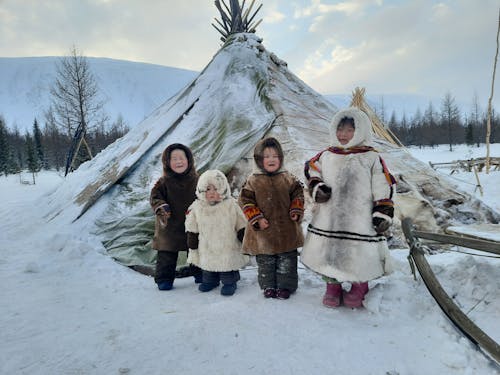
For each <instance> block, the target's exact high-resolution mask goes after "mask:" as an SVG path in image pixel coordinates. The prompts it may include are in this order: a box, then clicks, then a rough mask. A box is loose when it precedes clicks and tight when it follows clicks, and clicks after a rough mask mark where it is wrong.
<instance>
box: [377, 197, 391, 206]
mask: <svg viewBox="0 0 500 375" xmlns="http://www.w3.org/2000/svg"><path fill="white" fill-rule="evenodd" d="M377 206H391V207H392V206H394V202H393V201H392V199H379V200H378V201H375V202H373V207H377Z"/></svg>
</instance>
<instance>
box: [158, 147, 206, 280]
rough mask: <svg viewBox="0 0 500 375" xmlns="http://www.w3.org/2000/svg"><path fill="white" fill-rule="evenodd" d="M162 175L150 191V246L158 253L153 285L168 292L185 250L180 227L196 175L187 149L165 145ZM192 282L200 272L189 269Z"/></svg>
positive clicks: (191, 201) (194, 184) (193, 190)
mask: <svg viewBox="0 0 500 375" xmlns="http://www.w3.org/2000/svg"><path fill="white" fill-rule="evenodd" d="M161 160H162V163H163V176H162V177H160V178H159V179H158V181H156V183H155V185H154V186H153V188H152V189H151V195H150V199H149V201H150V204H151V207H152V208H153V211H154V213H155V216H156V220H155V233H154V237H153V243H152V245H151V247H152V248H153V249H154V250H157V251H158V256H157V260H156V272H155V282H156V284H158V289H160V290H170V289H172V287H173V283H174V279H175V276H176V265H177V258H178V256H179V251H187V250H188V245H187V236H186V231H185V228H184V222H185V220H186V210H187V208H188V207H189V206H190V205H191V203H193V201H194V199H195V198H196V195H195V189H196V183H197V181H198V174H197V173H196V170H195V168H194V158H193V154H192V153H191V150H190V149H189V148H188V147H186V146H184V145H182V144H180V143H174V144H171V145H170V146H168V147H167V148H166V149H165V150H164V151H163V154H162V158H161ZM189 274H190V275H192V276H194V278H195V282H197V283H200V282H201V269H199V268H198V267H195V266H190V267H189Z"/></svg>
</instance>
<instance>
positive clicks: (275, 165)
mask: <svg viewBox="0 0 500 375" xmlns="http://www.w3.org/2000/svg"><path fill="white" fill-rule="evenodd" d="M262 164H263V165H264V170H265V171H266V172H269V173H273V172H276V171H277V170H278V169H280V157H279V155H278V152H277V151H276V150H275V149H274V148H272V147H266V148H265V149H264V158H263V161H262Z"/></svg>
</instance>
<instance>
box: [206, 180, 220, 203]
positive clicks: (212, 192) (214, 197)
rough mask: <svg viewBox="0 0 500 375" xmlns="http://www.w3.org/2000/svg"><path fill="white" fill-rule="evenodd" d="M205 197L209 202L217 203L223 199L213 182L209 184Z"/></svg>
mask: <svg viewBox="0 0 500 375" xmlns="http://www.w3.org/2000/svg"><path fill="white" fill-rule="evenodd" d="M205 198H206V200H207V202H208V203H217V202H220V201H221V200H222V197H221V196H220V194H219V193H218V192H217V189H216V188H215V186H214V185H212V184H210V185H208V186H207V191H206V192H205Z"/></svg>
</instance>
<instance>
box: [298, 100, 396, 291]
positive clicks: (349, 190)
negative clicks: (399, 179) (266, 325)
mask: <svg viewBox="0 0 500 375" xmlns="http://www.w3.org/2000/svg"><path fill="white" fill-rule="evenodd" d="M342 112H343V113H342ZM346 112H347V113H346ZM346 115H347V116H349V117H354V119H355V124H356V129H355V134H354V137H353V139H352V140H351V142H349V144H347V145H345V146H344V147H343V148H346V146H347V147H352V146H366V145H367V144H368V142H369V140H370V132H371V126H370V122H369V120H368V118H367V117H366V115H364V113H363V114H362V115H360V114H359V113H358V112H356V111H355V110H353V111H341V112H340V116H346ZM363 115H364V116H363ZM340 116H338V117H337V116H336V117H337V118H334V120H333V121H332V125H331V126H332V129H331V130H330V134H331V136H332V144H333V145H334V146H336V147H339V145H340V143H339V141H338V139H337V137H336V128H337V126H338V122H339V121H340V118H341V117H340ZM365 117H366V118H365ZM310 176H311V178H315V179H317V180H318V179H319V180H320V181H321V182H320V184H318V185H316V186H315V188H314V190H313V192H312V195H313V198H314V196H315V194H316V192H317V189H318V188H319V186H320V185H321V184H326V185H327V186H329V187H331V188H332V194H331V197H330V199H329V200H328V201H326V202H325V203H317V204H315V207H314V209H313V218H312V220H311V223H310V225H309V227H308V230H307V236H306V239H305V243H304V246H303V249H302V252H301V261H302V263H303V264H304V265H306V266H307V267H308V268H310V269H312V270H313V271H315V272H318V273H320V274H322V275H325V276H328V277H332V278H335V279H337V280H338V281H350V282H361V281H368V280H371V279H374V278H377V277H379V276H382V275H383V274H384V273H386V272H388V271H389V265H388V260H389V258H390V257H389V252H388V247H387V242H386V238H385V237H384V236H382V235H378V234H377V233H376V231H375V229H374V227H373V224H372V216H373V212H372V209H373V207H374V202H376V201H379V200H390V199H391V198H392V193H393V189H392V186H391V185H390V184H389V183H388V181H387V176H386V175H385V174H384V169H383V165H382V163H381V159H380V157H379V155H378V153H377V152H376V151H366V152H359V153H354V152H353V153H346V154H342V153H334V152H331V151H329V150H325V151H324V152H323V153H322V154H321V156H320V157H319V158H318V159H314V165H313V168H311V169H310Z"/></svg>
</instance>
